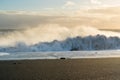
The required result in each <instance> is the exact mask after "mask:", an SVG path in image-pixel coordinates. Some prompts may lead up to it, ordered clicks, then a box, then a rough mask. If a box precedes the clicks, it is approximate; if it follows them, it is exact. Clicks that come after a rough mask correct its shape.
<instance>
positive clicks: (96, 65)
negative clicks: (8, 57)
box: [0, 58, 120, 80]
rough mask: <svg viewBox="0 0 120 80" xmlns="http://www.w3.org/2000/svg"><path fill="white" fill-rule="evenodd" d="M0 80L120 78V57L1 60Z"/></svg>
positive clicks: (110, 79)
mask: <svg viewBox="0 0 120 80" xmlns="http://www.w3.org/2000/svg"><path fill="white" fill-rule="evenodd" d="M0 80H120V58H106V59H105V58H104V59H65V60H64V59H61V60H21V61H0Z"/></svg>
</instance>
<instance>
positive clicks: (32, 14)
mask: <svg viewBox="0 0 120 80" xmlns="http://www.w3.org/2000/svg"><path fill="white" fill-rule="evenodd" d="M40 24H60V25H63V26H68V27H74V26H78V25H84V26H92V27H97V28H100V29H120V27H119V26H120V0H0V28H4V29H8V28H26V27H35V26H38V25H40Z"/></svg>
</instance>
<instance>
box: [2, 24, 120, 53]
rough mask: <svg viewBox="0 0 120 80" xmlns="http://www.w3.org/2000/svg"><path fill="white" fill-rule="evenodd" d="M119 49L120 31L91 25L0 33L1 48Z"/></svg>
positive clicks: (41, 49) (19, 49) (49, 26)
mask: <svg viewBox="0 0 120 80" xmlns="http://www.w3.org/2000/svg"><path fill="white" fill-rule="evenodd" d="M111 49H120V33H117V32H110V31H100V30H98V29H96V28H93V27H88V26H76V27H65V26H60V25H57V24H47V25H40V26H38V27H35V28H29V29H26V30H23V31H15V32H11V33H9V34H4V35H1V36H0V52H40V51H79V50H111Z"/></svg>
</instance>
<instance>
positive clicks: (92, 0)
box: [90, 0, 102, 4]
mask: <svg viewBox="0 0 120 80" xmlns="http://www.w3.org/2000/svg"><path fill="white" fill-rule="evenodd" d="M90 2H91V3H92V4H101V3H102V2H101V1H100V0H90Z"/></svg>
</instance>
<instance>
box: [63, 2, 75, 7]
mask: <svg viewBox="0 0 120 80" xmlns="http://www.w3.org/2000/svg"><path fill="white" fill-rule="evenodd" d="M75 5H76V3H75V2H73V1H67V2H66V3H65V5H64V6H67V7H69V6H75Z"/></svg>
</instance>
